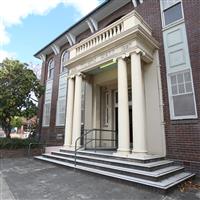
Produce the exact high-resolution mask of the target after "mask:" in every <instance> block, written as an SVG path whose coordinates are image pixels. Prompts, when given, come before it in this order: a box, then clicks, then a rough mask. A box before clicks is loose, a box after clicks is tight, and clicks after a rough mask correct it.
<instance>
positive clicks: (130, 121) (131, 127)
mask: <svg viewBox="0 0 200 200" xmlns="http://www.w3.org/2000/svg"><path fill="white" fill-rule="evenodd" d="M132 123H133V122H132V108H131V107H129V131H130V148H133V134H132V131H133V124H132ZM115 130H116V136H117V139H118V108H117V107H116V108H115ZM117 146H118V143H117Z"/></svg>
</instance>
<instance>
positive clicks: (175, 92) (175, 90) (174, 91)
mask: <svg viewBox="0 0 200 200" xmlns="http://www.w3.org/2000/svg"><path fill="white" fill-rule="evenodd" d="M172 94H173V95H176V94H178V90H177V86H176V85H174V86H172Z"/></svg>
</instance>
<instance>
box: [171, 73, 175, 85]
mask: <svg viewBox="0 0 200 200" xmlns="http://www.w3.org/2000/svg"><path fill="white" fill-rule="evenodd" d="M171 84H172V85H175V84H176V75H173V76H171Z"/></svg>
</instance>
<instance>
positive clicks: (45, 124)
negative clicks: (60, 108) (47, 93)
mask: <svg viewBox="0 0 200 200" xmlns="http://www.w3.org/2000/svg"><path fill="white" fill-rule="evenodd" d="M46 105H49V116H48V115H47V112H46ZM47 116H48V118H49V119H48V123H47V122H46V121H47V120H46V118H47ZM50 120H51V102H45V104H44V110H43V119H42V127H49V125H50Z"/></svg>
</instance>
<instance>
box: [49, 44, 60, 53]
mask: <svg viewBox="0 0 200 200" xmlns="http://www.w3.org/2000/svg"><path fill="white" fill-rule="evenodd" d="M51 49H52V50H53V52H54V54H55V55H58V54H59V53H60V48H59V47H58V46H57V45H56V44H52V45H51Z"/></svg>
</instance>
